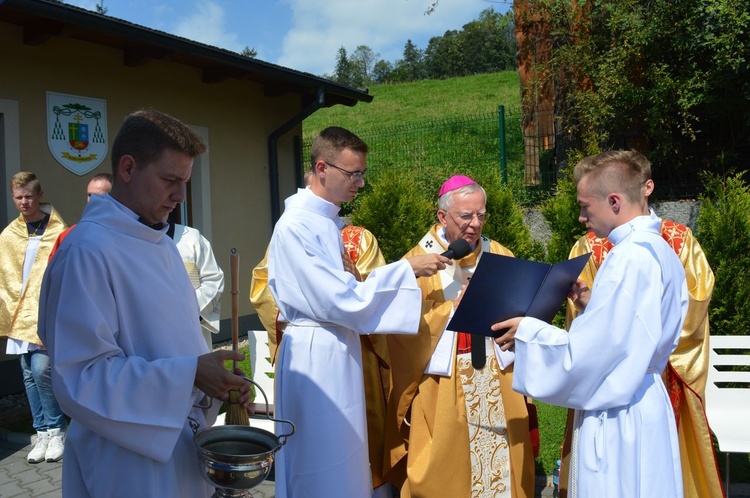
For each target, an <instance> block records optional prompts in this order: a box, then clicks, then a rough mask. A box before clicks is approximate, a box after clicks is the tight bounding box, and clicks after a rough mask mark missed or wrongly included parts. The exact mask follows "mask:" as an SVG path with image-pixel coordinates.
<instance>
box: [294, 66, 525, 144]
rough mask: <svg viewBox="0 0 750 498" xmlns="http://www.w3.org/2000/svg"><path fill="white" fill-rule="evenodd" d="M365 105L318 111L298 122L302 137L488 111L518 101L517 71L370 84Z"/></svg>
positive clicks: (512, 105)
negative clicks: (337, 128) (333, 128)
mask: <svg viewBox="0 0 750 498" xmlns="http://www.w3.org/2000/svg"><path fill="white" fill-rule="evenodd" d="M370 93H371V94H372V95H373V96H374V98H373V101H372V102H371V103H369V104H367V103H359V104H357V105H356V106H354V107H346V106H341V105H337V106H334V107H330V108H326V109H321V110H319V111H317V112H315V113H314V114H313V115H312V116H310V117H308V118H307V119H305V121H303V123H302V129H303V137H304V138H305V139H307V138H312V137H313V136H315V134H316V133H317V132H319V131H320V130H321V129H323V128H325V127H326V126H333V125H336V126H343V127H344V128H348V129H350V130H352V131H355V132H357V133H361V131H362V130H369V129H372V128H379V127H392V126H397V125H401V124H404V123H413V122H419V121H425V120H429V119H439V118H444V117H446V116H462V115H468V114H475V113H480V112H491V111H494V110H495V109H497V106H498V105H504V106H506V107H513V108H517V107H520V105H521V90H520V86H519V81H518V73H516V72H515V71H503V72H501V73H492V74H479V75H476V76H465V77H463V78H451V79H446V80H423V81H415V82H412V83H401V84H398V85H381V86H376V87H373V88H370Z"/></svg>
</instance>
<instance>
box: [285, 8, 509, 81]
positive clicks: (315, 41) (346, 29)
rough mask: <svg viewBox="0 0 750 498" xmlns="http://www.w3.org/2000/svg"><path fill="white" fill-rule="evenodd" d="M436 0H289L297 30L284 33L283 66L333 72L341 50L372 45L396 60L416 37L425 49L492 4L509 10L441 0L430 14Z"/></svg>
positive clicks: (293, 22)
mask: <svg viewBox="0 0 750 498" xmlns="http://www.w3.org/2000/svg"><path fill="white" fill-rule="evenodd" d="M433 2H434V0H362V1H352V0H289V2H288V3H289V5H290V7H291V9H292V12H293V21H292V28H291V29H290V30H289V32H288V33H287V34H286V36H285V37H284V41H283V48H282V55H281V56H280V57H279V59H278V63H279V64H280V65H282V66H286V67H290V68H294V69H297V70H300V71H307V72H310V73H313V74H323V73H328V74H331V73H332V72H333V70H334V68H335V65H336V55H337V53H338V49H339V47H341V46H344V47H345V48H346V50H347V52H348V53H350V54H351V53H352V52H353V51H354V49H356V48H357V46H358V45H367V46H368V47H370V48H371V49H372V50H373V51H375V52H378V53H380V58H382V59H385V60H387V61H390V62H395V61H396V60H397V59H400V58H401V56H402V55H403V50H404V45H405V44H406V41H407V40H408V39H411V40H412V42H414V43H415V44H416V45H417V46H418V47H419V48H420V49H424V48H426V47H427V42H428V41H429V39H430V38H431V37H433V36H440V35H442V34H443V33H445V31H447V30H449V29H461V27H462V26H463V25H464V24H466V23H467V22H469V21H471V20H473V19H476V18H477V17H478V16H479V13H480V12H481V11H482V10H484V9H488V8H490V7H494V8H495V10H497V11H501V12H504V11H505V10H506V6H505V5H502V4H500V5H493V4H491V3H488V2H486V1H484V0H440V2H439V4H438V5H437V8H436V9H435V11H434V12H433V13H432V14H431V15H425V14H424V13H425V11H426V10H427V9H428V8H429V7H430V5H432V3H433Z"/></svg>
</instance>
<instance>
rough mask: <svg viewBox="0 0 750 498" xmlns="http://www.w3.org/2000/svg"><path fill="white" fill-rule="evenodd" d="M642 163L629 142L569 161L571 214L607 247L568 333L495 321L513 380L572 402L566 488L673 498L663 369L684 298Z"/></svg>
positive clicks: (677, 484)
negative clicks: (512, 353)
mask: <svg viewBox="0 0 750 498" xmlns="http://www.w3.org/2000/svg"><path fill="white" fill-rule="evenodd" d="M650 168H651V165H650V163H649V161H648V159H646V158H645V157H644V156H643V155H642V154H640V153H638V152H635V151H610V152H605V153H602V154H598V155H595V156H591V157H588V158H586V159H584V160H583V161H581V162H580V163H579V164H577V165H576V168H575V173H574V176H575V181H576V184H577V189H578V203H579V204H580V207H581V212H580V216H579V220H580V221H581V222H582V223H585V224H586V228H587V229H588V230H589V231H593V232H594V233H595V234H596V236H597V237H607V238H608V239H609V240H610V242H612V243H613V244H614V248H613V249H612V250H611V251H610V252H609V254H608V255H607V259H606V260H605V261H604V263H603V264H602V266H601V268H600V269H599V272H598V273H597V275H596V280H595V281H594V286H593V288H592V289H591V290H590V291H589V289H588V288H587V287H586V284H585V282H584V281H583V280H580V279H579V280H578V281H577V282H576V283H575V284H574V286H573V289H572V290H571V299H573V301H574V302H575V304H576V307H578V308H579V309H581V310H583V313H582V314H580V315H579V316H578V317H577V318H576V319H575V320H574V321H573V323H572V324H571V327H570V332H569V333H568V332H566V331H565V330H563V329H559V328H557V327H553V326H551V325H548V324H547V323H545V322H542V321H540V320H537V319H535V318H529V317H527V318H520V317H518V318H512V319H510V320H506V321H504V322H500V323H497V324H495V325H493V330H496V331H500V330H501V329H509V330H508V331H507V332H506V333H504V335H502V336H501V337H499V338H498V339H497V341H498V343H500V344H502V348H505V349H508V348H510V347H512V346H513V345H515V350H516V363H515V364H516V369H515V376H514V378H513V388H514V389H516V390H517V391H519V392H522V393H524V394H527V395H528V396H531V397H533V398H534V399H538V400H540V401H544V402H545V403H551V404H555V405H560V406H565V407H569V408H574V409H575V410H576V412H575V421H574V429H573V430H574V435H573V448H572V449H571V463H570V469H571V471H570V482H569V488H568V489H569V496H571V497H572V498H601V497H604V496H606V497H608V498H632V497H636V496H637V497H641V498H649V497H653V498H674V497H682V494H683V493H682V491H683V490H682V475H681V470H680V450H679V444H678V439H677V430H676V426H675V418H674V414H673V412H672V405H671V404H670V401H669V396H668V394H667V390H666V388H665V387H664V383H663V382H662V377H661V374H662V371H663V370H664V367H665V366H666V364H667V361H668V360H669V355H670V353H672V351H673V350H674V349H675V347H676V346H677V341H678V339H679V338H680V332H681V330H682V324H683V321H684V320H685V314H686V312H687V304H688V291H687V285H686V282H685V272H684V270H683V267H682V264H681V263H680V260H679V258H678V257H677V255H675V252H674V250H672V248H671V247H670V246H669V245H668V244H667V243H666V242H665V241H664V239H663V238H662V237H661V235H660V232H659V230H660V227H661V220H660V219H659V218H657V217H656V215H655V214H654V213H653V211H650V210H649V208H648V203H647V198H648V196H649V195H650V194H651V192H652V191H653V189H654V183H653V181H652V180H650V179H649V180H646V181H642V180H641V179H642V178H644V177H645V178H650V177H651V175H650V171H647V173H648V174H645V175H644V171H645V170H646V169H650Z"/></svg>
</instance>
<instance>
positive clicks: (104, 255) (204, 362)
mask: <svg viewBox="0 0 750 498" xmlns="http://www.w3.org/2000/svg"><path fill="white" fill-rule="evenodd" d="M204 150H205V146H204V144H203V142H202V141H201V139H200V137H199V136H198V135H197V134H195V133H194V132H192V131H191V130H190V129H189V128H188V127H187V126H185V125H184V124H183V123H181V122H180V121H178V120H177V119H175V118H172V117H171V116H168V115H166V114H163V113H160V112H158V111H154V110H144V111H138V112H136V113H134V114H131V115H130V116H128V117H127V119H126V120H125V122H124V123H123V125H122V128H121V129H120V131H119V132H118V134H117V137H116V138H115V140H114V143H113V145H112V167H113V170H114V184H113V185H112V191H111V194H109V195H103V196H92V198H91V201H90V202H89V203H88V204H87V206H86V209H85V210H84V212H83V217H82V218H81V221H80V222H79V223H78V225H77V226H76V229H75V230H73V231H71V232H70V234H69V235H68V236H67V237H66V238H65V240H64V241H63V242H62V244H61V245H60V248H59V249H58V250H57V253H56V254H55V257H54V258H52V261H51V262H50V264H49V266H48V268H47V272H46V274H45V276H44V282H43V285H42V292H41V298H40V312H39V336H40V338H41V339H42V340H43V341H44V343H45V344H46V345H47V348H48V350H49V353H50V358H51V361H52V386H53V389H54V392H55V396H57V399H58V400H59V401H60V405H61V406H62V408H63V410H64V411H65V413H66V414H68V415H69V416H70V417H71V418H72V422H71V424H70V428H69V430H68V437H67V439H66V441H65V459H64V462H63V478H62V487H63V497H65V498H86V497H96V498H101V497H105V496H106V497H108V498H120V497H122V498H131V497H133V496H170V497H178V496H179V497H181V498H184V497H189V498H193V497H195V498H207V497H208V496H210V495H211V494H212V493H213V491H214V490H213V488H212V487H211V486H209V484H208V483H207V482H205V481H204V479H203V477H202V475H201V472H200V470H199V469H200V467H199V464H198V458H197V454H196V448H195V445H194V444H193V430H192V429H191V427H190V424H189V420H188V417H192V418H194V419H195V420H197V421H198V422H199V423H200V425H201V427H209V426H211V424H212V423H213V422H214V420H215V418H216V413H217V412H218V410H219V408H220V406H221V403H220V402H218V401H214V402H213V406H212V407H211V408H204V407H203V406H205V404H204V403H205V402H206V401H208V399H207V396H212V397H215V398H220V399H227V397H228V396H227V394H226V393H227V391H228V390H229V389H230V388H231V387H232V386H242V387H241V390H242V391H243V395H242V397H241V402H242V403H243V404H244V406H245V407H246V408H248V407H249V400H248V398H249V392H248V391H249V383H248V382H246V381H245V380H244V379H243V378H242V377H241V376H239V375H236V374H235V373H232V372H229V371H228V370H227V369H226V368H225V367H224V361H225V360H229V359H238V360H239V359H242V355H240V354H236V353H233V352H231V351H217V352H214V353H209V351H208V347H207V346H206V342H205V341H204V340H203V336H202V334H201V330H200V323H199V319H198V316H199V311H200V310H199V308H198V301H197V299H196V297H195V292H194V290H193V286H192V285H191V284H190V279H189V278H188V275H187V272H185V267H184V266H183V263H182V258H181V257H180V254H179V253H178V252H177V248H176V247H175V245H174V243H173V242H172V241H171V240H170V239H169V237H168V236H167V233H166V232H167V224H166V220H167V216H168V215H169V212H170V211H172V209H174V207H175V206H176V205H177V204H179V203H180V202H182V201H183V199H184V196H185V184H186V183H187V181H188V180H189V179H190V173H191V169H192V166H193V160H194V158H195V157H197V156H198V155H200V154H201V153H202V152H203V151H204Z"/></svg>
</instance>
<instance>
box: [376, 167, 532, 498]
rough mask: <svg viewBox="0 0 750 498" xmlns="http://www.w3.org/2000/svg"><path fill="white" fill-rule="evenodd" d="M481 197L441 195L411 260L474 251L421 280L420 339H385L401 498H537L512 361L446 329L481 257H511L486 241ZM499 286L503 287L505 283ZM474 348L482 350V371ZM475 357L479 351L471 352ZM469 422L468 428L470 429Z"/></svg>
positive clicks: (394, 476)
mask: <svg viewBox="0 0 750 498" xmlns="http://www.w3.org/2000/svg"><path fill="white" fill-rule="evenodd" d="M486 202H487V196H486V193H485V191H484V189H483V188H482V187H481V186H480V185H479V184H477V183H476V182H475V181H474V180H472V179H471V178H469V177H467V176H462V175H457V176H453V177H451V178H450V179H448V180H447V181H446V182H445V183H444V184H443V186H442V188H441V189H440V194H439V197H438V208H439V209H438V212H437V218H438V223H436V224H435V225H434V226H433V227H432V228H431V229H430V231H429V232H427V234H426V235H425V236H424V237H423V238H422V240H420V241H419V244H417V246H416V247H414V248H413V249H412V250H411V251H410V252H409V253H407V254H406V256H405V257H412V256H415V255H420V254H440V253H442V252H443V251H445V250H446V249H447V247H448V245H449V244H451V243H452V242H454V241H455V240H457V239H459V238H463V239H464V240H466V241H467V242H468V243H469V244H470V246H471V248H472V251H471V252H470V253H469V254H468V255H467V256H465V257H464V258H462V259H460V260H457V261H456V262H455V263H456V264H455V265H453V266H451V267H448V268H446V269H445V270H443V271H440V272H438V273H437V274H435V275H433V276H432V277H430V278H422V279H419V286H420V288H421V290H422V297H423V301H422V303H421V308H422V310H423V320H422V323H421V325H420V330H419V333H418V334H417V335H416V336H388V337H387V340H388V350H389V355H390V360H391V376H392V378H391V385H392V386H393V387H392V390H391V396H390V398H389V399H388V417H387V419H386V448H388V449H389V450H390V461H386V470H389V472H388V473H387V474H386V477H387V478H388V480H389V481H390V482H391V483H393V484H394V485H396V486H400V487H401V497H403V498H405V497H410V496H450V497H451V498H469V497H470V496H473V494H472V493H476V492H477V491H480V492H481V494H482V496H484V493H487V492H490V491H492V492H493V494H492V496H499V497H507V498H521V497H532V496H534V459H533V451H532V445H531V438H530V434H529V415H528V408H527V405H526V399H525V398H524V396H522V395H520V394H518V393H516V392H514V391H513V389H512V388H511V383H512V378H513V365H512V355H504V354H503V355H501V353H500V350H499V348H495V347H494V345H493V343H492V342H491V340H490V339H488V338H483V341H482V342H481V343H475V344H472V343H471V340H470V336H469V335H468V334H465V333H462V332H454V331H451V330H446V326H447V324H448V322H449V321H450V318H451V316H452V315H453V312H454V309H455V307H456V304H457V302H458V298H459V296H460V293H461V291H462V288H463V286H464V285H466V283H467V282H468V280H469V279H470V278H471V276H472V274H473V272H474V269H475V268H476V265H477V263H478V261H479V259H480V258H481V256H482V254H483V253H484V252H491V253H494V254H502V255H505V256H513V253H512V252H511V251H510V250H508V249H507V248H506V247H504V246H502V245H501V244H499V243H498V242H495V241H494V240H490V239H488V238H487V237H484V236H483V235H482V228H483V227H484V222H485V221H486V219H487V216H488V213H487V212H486ZM498 285H502V284H501V283H498ZM472 347H473V348H475V349H476V348H479V351H481V350H482V347H484V351H485V353H484V354H482V353H481V352H480V353H479V355H481V357H482V358H483V359H485V358H486V362H485V366H484V367H483V368H476V367H474V366H473V364H472V360H471V356H472V351H471V350H472ZM474 354H475V355H476V354H477V351H474ZM467 421H468V423H467Z"/></svg>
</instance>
